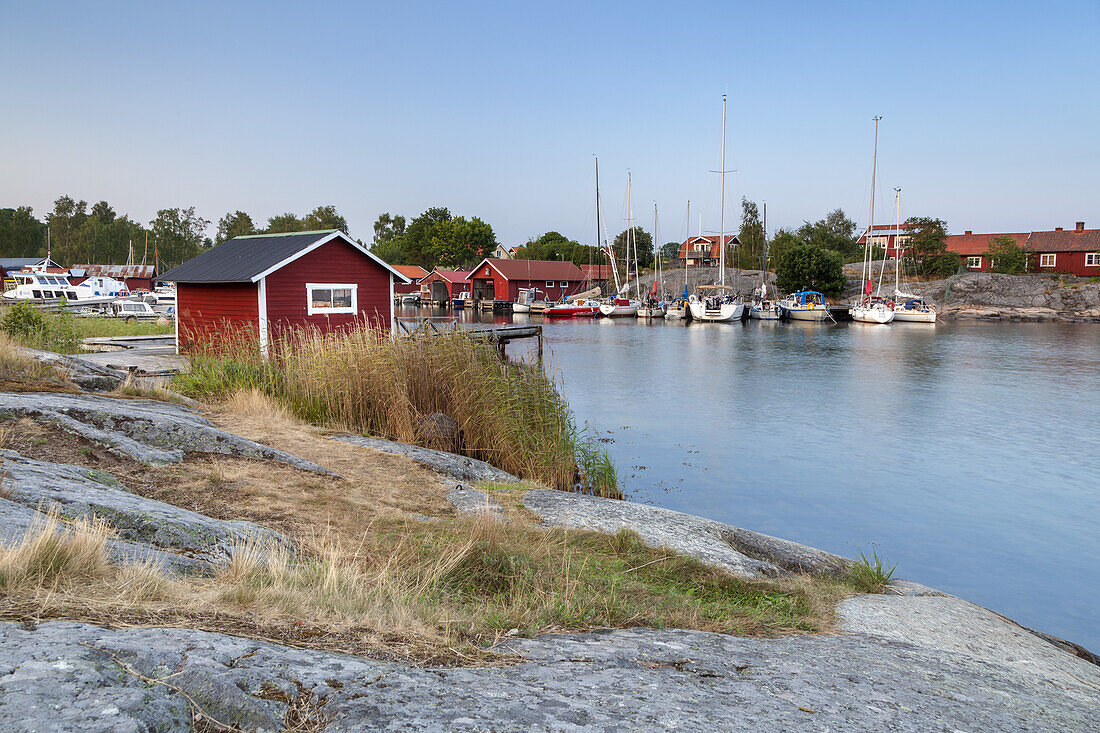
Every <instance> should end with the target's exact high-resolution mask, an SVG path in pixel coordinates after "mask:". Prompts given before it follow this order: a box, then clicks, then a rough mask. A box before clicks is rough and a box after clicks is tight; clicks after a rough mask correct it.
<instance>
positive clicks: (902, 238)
mask: <svg viewBox="0 0 1100 733" xmlns="http://www.w3.org/2000/svg"><path fill="white" fill-rule="evenodd" d="M897 240H898V241H897V244H895V245H894V246H895V247H904V246H905V245H907V244H909V235H908V234H899V235H898V238H897Z"/></svg>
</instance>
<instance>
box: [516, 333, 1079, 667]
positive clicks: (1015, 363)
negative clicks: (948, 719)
mask: <svg viewBox="0 0 1100 733" xmlns="http://www.w3.org/2000/svg"><path fill="white" fill-rule="evenodd" d="M526 318H527V317H526V316H519V315H517V316H515V320H516V321H517V322H521V321H522V322H527V321H526ZM496 320H498V321H499V320H506V319H502V318H500V317H497V319H496ZM542 320H543V319H542V318H541V317H534V318H532V319H531V321H532V322H542ZM545 325H546V331H545V333H546V343H547V348H548V349H549V353H548V358H547V360H548V366H549V367H550V368H551V369H552V370H553V372H554V375H555V377H556V378H557V379H558V381H559V383H560V384H561V385H562V388H563V390H564V393H565V396H566V397H567V399H568V400H569V404H570V406H571V407H572V408H573V410H574V411H575V412H576V415H577V418H578V421H580V422H582V423H583V422H586V423H587V424H588V425H589V426H590V428H591V429H592V430H594V431H597V432H598V433H599V434H600V435H601V436H604V437H607V438H611V439H612V440H613V442H609V443H608V444H607V447H608V449H609V450H610V451H611V454H612V456H613V457H614V458H615V462H616V464H617V465H618V466H619V468H620V473H621V474H622V478H623V484H624V488H625V490H626V492H627V493H628V495H629V497H630V498H631V499H634V500H636V501H643V502H648V503H653V504H657V505H659V506H664V507H669V508H671V509H679V510H682V511H686V512H691V513H693V514H700V515H702V516H706V517H712V518H714V519H718V520H721V521H724V522H729V523H731V524H735V525H738V526H741V527H746V528H749V529H754V530H758V531H761V532H765V533H768V534H773V535H777V536H780V537H785V538H788V539H792V540H796V541H798V542H803V543H805V544H808V545H812V546H815V547H820V548H823V549H827V550H831V551H833V552H836V553H839V554H843V555H847V556H849V557H851V556H853V555H855V554H857V552H858V550H860V549H862V550H864V551H866V552H867V553H868V554H870V550H871V549H872V548H876V549H877V550H878V551H879V552H880V553H885V554H886V555H887V556H888V558H889V560H890V562H891V563H896V564H897V566H898V575H899V576H900V577H904V578H908V579H911V580H916V581H919V582H922V583H926V584H928V585H932V586H935V587H937V588H940V589H942V590H945V591H947V592H950V593H955V594H958V595H960V596H962V597H964V598H967V599H969V600H972V601H974V602H976V603H979V604H981V605H983V606H987V607H989V608H991V609H993V610H995V611H998V612H1000V613H1003V614H1005V615H1007V616H1009V617H1011V618H1013V619H1015V620H1017V621H1019V622H1020V623H1022V624H1024V625H1027V626H1033V627H1036V628H1039V629H1041V630H1043V631H1047V632H1049V633H1052V634H1055V635H1058V636H1063V637H1065V638H1068V639H1071V640H1073V641H1076V642H1077V643H1080V644H1083V645H1084V646H1086V647H1089V648H1091V649H1092V650H1093V651H1098V650H1100V565H1098V563H1100V531H1098V527H1100V325H1094V324H992V323H966V322H962V323H959V322H954V323H947V324H937V325H935V326H928V325H922V324H891V325H889V326H867V325H863V324H841V325H838V326H833V325H817V324H798V323H792V324H777V323H760V322H749V323H747V324H745V325H740V324H691V325H686V326H685V325H682V324H673V323H665V322H663V321H662V322H658V323H654V324H647V323H644V322H639V321H636V320H633V319H630V320H609V319H598V320H587V319H584V320H576V321H573V320H570V321H562V322H555V321H551V322H549V323H547V324H545ZM510 348H513V349H516V348H517V347H516V346H513V347H510Z"/></svg>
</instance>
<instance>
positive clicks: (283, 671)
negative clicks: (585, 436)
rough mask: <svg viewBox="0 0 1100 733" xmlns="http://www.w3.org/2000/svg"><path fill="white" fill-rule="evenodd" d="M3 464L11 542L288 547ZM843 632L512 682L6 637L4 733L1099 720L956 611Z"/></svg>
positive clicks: (155, 442) (983, 613) (509, 667)
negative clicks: (33, 532)
mask: <svg viewBox="0 0 1100 733" xmlns="http://www.w3.org/2000/svg"><path fill="white" fill-rule="evenodd" d="M0 414H2V415H3V416H4V417H6V418H7V419H11V418H13V417H20V416H27V417H32V418H34V419H36V420H44V421H49V422H51V423H53V424H55V425H57V426H59V427H61V428H63V429H66V430H71V431H73V432H74V433H76V434H79V435H82V436H84V437H87V438H90V439H92V440H95V441H99V442H100V443H101V444H102V445H104V446H106V447H107V448H108V449H109V450H111V451H114V452H117V453H118V454H119V455H126V456H130V457H133V456H134V455H140V456H142V460H145V461H152V462H163V461H171V460H173V459H174V458H175V457H176V456H177V455H179V454H180V453H182V452H193V451H200V452H217V453H223V454H226V455H235V456H246V457H252V458H254V459H259V460H268V461H275V462H278V463H280V464H284V465H289V466H294V467H295V468H297V469H298V470H303V471H307V472H309V474H304V475H310V474H313V475H316V472H317V471H318V470H320V471H325V470H326V469H324V468H322V467H321V466H318V465H316V464H314V463H311V462H309V461H304V460H302V459H301V458H297V457H295V456H293V455H290V454H288V453H285V452H283V451H276V450H275V449H273V448H270V447H267V446H264V445H261V444H258V443H255V442H253V441H250V440H248V439H246V438H243V437H241V436H237V435H233V434H232V433H227V432H225V431H223V430H219V429H218V428H216V427H214V426H213V425H212V424H211V423H210V422H209V421H208V420H206V418H204V417H203V416H202V415H200V414H199V413H198V412H196V411H195V410H193V409H191V408H188V407H183V406H180V405H175V404H172V403H166V402H157V401H152V400H116V399H114V398H110V397H105V396H104V397H98V396H97V397H92V396H89V395H78V394H56V393H20V394H11V393H3V394H0ZM130 415H134V416H135V417H134V418H133V419H132V420H131V419H129V416H130ZM62 418H64V419H62ZM329 437H331V438H333V439H335V440H342V441H344V442H345V443H346V444H347V445H348V448H349V450H362V451H373V450H382V451H387V452H390V453H393V452H396V453H404V454H406V455H408V456H410V457H411V458H412V459H414V460H416V461H419V462H422V463H423V464H424V465H428V466H430V467H432V469H433V470H435V471H437V472H438V475H439V477H440V480H442V481H447V482H449V483H448V485H449V486H450V487H451V488H450V490H449V491H448V498H449V499H450V500H451V502H452V503H453V504H454V506H455V507H456V508H457V510H458V511H459V512H466V513H471V512H473V513H477V512H485V511H488V512H490V513H491V514H493V515H495V516H497V517H498V518H499V520H500V521H507V518H506V516H505V512H504V510H503V507H502V506H501V505H500V504H499V503H497V502H496V501H495V500H494V498H493V497H492V496H490V494H488V493H485V492H483V491H479V490H478V489H476V488H474V487H472V486H470V485H469V484H468V483H466V482H474V481H491V482H492V483H493V484H494V485H497V484H504V485H506V486H509V487H514V488H508V489H503V490H504V491H506V492H507V495H508V496H509V497H510V499H511V498H512V497H514V498H515V501H516V502H517V503H518V504H521V505H522V507H523V508H524V510H526V511H528V512H531V513H532V514H533V515H534V516H536V517H537V518H538V519H539V520H540V521H542V522H543V523H544V524H546V525H549V526H559V527H571V528H577V529H592V530H598V531H603V532H614V531H617V530H619V529H622V528H629V529H632V530H634V531H635V532H637V533H638V535H639V536H640V537H641V538H642V540H643V541H645V542H647V543H649V544H652V545H654V546H669V547H672V548H674V549H676V550H678V551H679V552H682V553H684V554H688V555H691V556H693V557H697V558H699V559H702V560H704V561H706V562H710V563H713V564H716V565H719V566H720V567H723V568H725V569H727V570H728V571H730V572H732V573H735V574H738V575H741V576H743V577H775V576H777V575H784V574H788V573H792V572H800V571H811V572H818V573H835V572H840V571H842V570H843V569H844V568H845V567H846V566H847V564H848V563H850V561H849V560H847V559H845V558H841V557H838V556H835V555H831V554H829V553H825V552H822V551H820V550H816V549H814V548H809V547H805V546H802V545H799V544H797V543H793V542H789V541H786V540H782V539H778V538H773V537H768V536H766V535H761V534H759V533H755V532H751V531H749V530H744V529H740V528H737V527H732V526H729V525H725V524H722V523H719V522H714V521H712V520H707V519H704V518H700V517H694V516H691V515H687V514H682V513H680V512H673V511H671V510H666V509H660V508H657V507H651V506H646V505H641V504H634V503H631V502H625V501H614V500H609V499H600V498H598V497H591V496H583V495H579V494H570V493H563V492H556V491H550V490H545V489H535V488H525V487H523V486H522V485H515V484H513V483H509V481H510V480H511V479H512V478H513V477H510V476H508V475H507V474H503V475H502V473H501V472H499V469H493V468H492V467H491V466H485V465H480V464H479V462H472V461H470V460H469V459H466V458H463V457H461V456H454V455H453V454H447V453H440V452H438V451H434V452H433V451H428V450H427V449H422V448H414V447H412V446H402V445H400V444H387V443H385V442H378V443H372V442H371V440H370V439H361V438H357V437H355V436H329ZM177 451H178V452H179V453H177ZM0 459H2V461H3V468H2V470H3V471H5V472H6V475H7V478H6V487H5V488H6V491H5V494H4V495H3V496H0V517H2V519H3V524H2V525H0V526H2V527H3V532H2V534H0V537H2V538H3V540H4V541H6V542H11V541H12V540H13V539H17V538H18V537H19V536H21V535H22V534H23V532H24V531H25V529H26V528H27V527H29V526H31V524H33V522H34V521H36V520H40V519H41V515H42V513H43V512H47V511H49V510H51V509H53V510H54V511H57V512H60V513H61V514H62V516H64V517H65V518H68V519H77V518H81V517H90V516H96V517H105V518H108V519H110V520H111V521H112V523H114V524H115V525H116V527H117V528H118V537H117V539H116V540H114V541H113V544H112V550H113V552H115V553H116V555H117V556H118V557H121V558H126V559H133V558H139V559H145V560H149V561H152V562H155V563H158V564H161V565H162V566H167V567H170V568H174V569H175V570H177V571H179V572H196V571H198V572H204V568H209V567H211V566H212V565H214V564H217V563H220V562H224V561H225V559H226V557H227V553H228V547H229V546H230V544H232V543H233V542H237V541H239V540H240V539H241V538H242V537H246V536H249V537H251V536H257V535H262V536H266V537H267V538H268V539H270V540H271V541H276V542H278V541H283V540H282V538H281V537H280V536H279V535H278V534H277V533H274V532H272V531H271V530H268V529H265V528H263V527H260V526H258V525H254V524H250V523H248V522H241V521H227V520H218V519H213V518H210V517H206V516H203V515H202V514H198V513H196V512H193V511H189V510H185V509H181V508H177V507H174V506H171V505H169V504H164V503H162V502H158V501H154V500H152V499H148V498H144V497H141V496H138V495H136V494H132V493H130V492H128V491H126V490H125V489H124V488H122V487H121V486H120V484H119V483H118V482H117V481H116V480H114V478H113V477H112V476H111V475H110V474H109V473H108V472H104V471H91V470H89V469H86V468H81V467H79V466H73V465H67V464H61V463H49V462H47V461H41V460H32V459H30V458H27V457H24V456H20V455H18V454H17V453H14V452H13V451H5V452H3V453H2V454H0ZM838 616H839V630H840V632H841V633H838V634H825V635H796V636H785V637H780V638H770V639H769V638H743V637H733V636H727V635H722V634H714V633H707V632H700V631H683V630H675V629H646V628H639V629H619V630H596V631H591V632H587V633H572V634H547V635H542V636H538V637H535V638H530V639H524V638H518V637H510V638H505V639H503V640H501V641H499V642H498V643H497V644H496V645H494V646H493V647H492V648H493V650H495V651H497V652H499V653H500V654H502V655H505V656H504V657H502V661H503V662H504V663H502V664H499V665H495V666H473V667H457V668H430V667H418V666H413V665H409V664H403V663H399V662H393V661H381V660H375V659H370V658H366V657H360V656H352V655H348V654H339V653H334V652H327V651H319V650H315V649H312V650H311V649H299V648H295V647H291V646H285V645H281V644H277V643H273V642H269V641H259V640H254V639H250V638H244V637H240V636H232V635H227V634H223V633H213V632H208V631H199V630H193V629H184V628H163V627H144V628H109V627H105V626H99V625H94V624H89V623H78V622H74V621H45V622H37V621H35V620H33V619H22V620H12V621H5V622H0V728H3V729H4V730H17V731H46V730H128V731H154V730H156V731H174V730H191V729H195V728H196V726H205V727H202V728H201V729H203V730H218V729H237V730H249V731H251V730H256V731H261V730H262V731H268V730H270V731H276V730H321V729H324V730H326V731H345V730H348V731H350V730H365V729H367V730H398V729H400V730H432V731H435V730H592V731H595V730H616V729H619V730H637V729H677V730H738V729H746V728H751V729H754V730H763V731H781V730H793V729H811V728H812V729H817V730H865V729H878V730H881V729H890V730H903V731H907V730H912V731H925V730H960V729H966V730H991V731H1015V730H1021V729H1029V730H1087V729H1091V728H1095V727H1096V724H1097V722H1098V721H1100V717H1098V712H1097V711H1098V710H1100V667H1098V666H1096V665H1095V664H1092V663H1090V662H1089V661H1086V659H1084V658H1082V657H1081V656H1075V655H1074V654H1073V653H1071V651H1067V648H1066V647H1063V646H1059V645H1058V644H1057V642H1058V641H1059V640H1054V641H1048V640H1046V639H1044V638H1042V637H1041V635H1037V634H1034V633H1031V632H1029V631H1028V630H1026V629H1023V628H1022V627H1020V626H1018V625H1017V624H1015V623H1013V622H1012V621H1010V620H1008V619H1005V618H1003V617H1001V616H999V615H997V614H995V613H992V612H990V611H988V610H986V609H983V608H981V607H979V606H976V605H974V604H971V603H968V602H966V601H964V600H962V599H959V598H955V597H952V596H948V595H945V594H943V593H939V592H937V591H935V590H933V589H930V588H925V587H923V586H919V585H917V584H913V583H906V582H896V583H894V584H892V585H891V587H890V593H889V594H887V595H861V596H856V597H852V598H849V599H847V600H845V601H843V602H842V603H841V604H840V606H839V608H838ZM196 716H198V718H199V719H197V718H196ZM229 726H233V728H229Z"/></svg>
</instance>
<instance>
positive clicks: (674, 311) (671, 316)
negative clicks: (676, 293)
mask: <svg viewBox="0 0 1100 733" xmlns="http://www.w3.org/2000/svg"><path fill="white" fill-rule="evenodd" d="M690 229H691V201H688V202H687V218H686V219H684V240H685V241H687V240H688V239H690V238H691V236H690V234H691V231H690ZM688 246H690V245H687V244H685V245H684V247H685V249H684V294H683V297H680V298H677V299H676V300H674V301H672V302H671V303H669V304H667V305H666V306H665V320H666V321H678V320H681V319H690V318H691V311H690V310H688V306H687V303H688V270H687V261H688V258H687V254H688V253H687V247H688Z"/></svg>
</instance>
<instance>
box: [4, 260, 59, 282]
mask: <svg viewBox="0 0 1100 733" xmlns="http://www.w3.org/2000/svg"><path fill="white" fill-rule="evenodd" d="M43 266H45V268H46V272H52V273H54V274H60V273H63V272H66V270H65V268H64V267H62V266H61V265H59V264H57V263H56V262H54V261H53V260H51V259H47V258H45V257H0V279H2V278H6V277H7V276H8V274H9V273H12V272H19V271H20V270H30V269H36V270H37V269H40V268H42V267H43Z"/></svg>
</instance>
